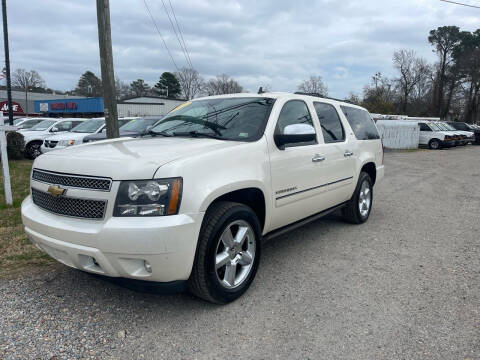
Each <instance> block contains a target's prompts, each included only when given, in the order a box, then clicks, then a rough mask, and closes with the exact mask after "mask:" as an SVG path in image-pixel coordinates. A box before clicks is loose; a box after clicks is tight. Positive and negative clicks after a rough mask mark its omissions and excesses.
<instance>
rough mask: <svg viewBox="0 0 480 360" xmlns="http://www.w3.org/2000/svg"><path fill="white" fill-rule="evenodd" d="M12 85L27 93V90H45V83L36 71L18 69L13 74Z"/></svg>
mask: <svg viewBox="0 0 480 360" xmlns="http://www.w3.org/2000/svg"><path fill="white" fill-rule="evenodd" d="M12 85H13V86H14V87H18V88H20V89H23V90H25V91H27V89H35V88H44V87H45V81H44V80H43V78H42V77H41V76H40V74H39V73H38V72H36V71H35V70H31V71H27V70H25V69H17V70H15V71H14V72H13V74H12Z"/></svg>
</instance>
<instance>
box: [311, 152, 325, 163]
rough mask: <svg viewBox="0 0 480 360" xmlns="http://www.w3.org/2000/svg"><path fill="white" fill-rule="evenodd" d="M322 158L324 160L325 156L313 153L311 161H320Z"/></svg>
mask: <svg viewBox="0 0 480 360" xmlns="http://www.w3.org/2000/svg"><path fill="white" fill-rule="evenodd" d="M323 160H325V156H322V155H318V154H315V155H314V156H313V158H312V161H313V162H320V161H323Z"/></svg>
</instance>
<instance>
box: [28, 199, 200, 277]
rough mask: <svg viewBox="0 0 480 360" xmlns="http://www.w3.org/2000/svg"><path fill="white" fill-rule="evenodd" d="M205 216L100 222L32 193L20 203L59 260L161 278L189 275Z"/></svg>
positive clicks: (35, 235)
mask: <svg viewBox="0 0 480 360" xmlns="http://www.w3.org/2000/svg"><path fill="white" fill-rule="evenodd" d="M203 215H204V214H203V213H199V214H179V215H172V216H163V217H149V218H138V217H135V218H121V217H111V218H108V219H105V220H103V221H97V220H87V219H77V218H69V217H63V216H60V215H56V214H51V213H49V212H46V211H44V210H42V209H41V208H39V207H38V206H36V205H35V204H34V203H33V202H32V199H31V196H29V197H27V198H26V199H25V200H24V201H23V203H22V220H23V224H24V225H25V232H26V233H27V236H28V238H29V239H30V241H32V242H33V243H34V244H35V245H36V246H37V247H38V248H39V249H41V250H43V251H45V252H46V253H47V254H48V255H50V256H51V257H53V258H54V259H56V260H57V261H59V262H61V263H63V264H65V265H67V266H70V267H73V268H76V269H80V270H84V271H88V272H92V273H96V274H101V275H106V276H111V277H123V278H130V279H138V280H148V281H158V282H171V281H177V280H187V279H188V278H189V276H190V272H191V269H192V265H193V260H194V257H195V251H196V246H197V239H198V234H199V232H200V226H201V223H202V220H203ZM146 262H148V263H149V264H150V266H151V272H149V271H148V270H147V268H146V266H145V264H146Z"/></svg>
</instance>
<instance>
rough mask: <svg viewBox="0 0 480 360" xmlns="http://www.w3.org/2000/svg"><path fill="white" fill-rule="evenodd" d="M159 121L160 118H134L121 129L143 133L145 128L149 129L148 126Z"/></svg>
mask: <svg viewBox="0 0 480 360" xmlns="http://www.w3.org/2000/svg"><path fill="white" fill-rule="evenodd" d="M157 121H158V118H157V119H133V120H130V121H129V122H128V123H126V124H125V125H123V126H122V127H121V128H120V130H121V131H133V132H138V133H143V132H145V130H147V127H149V126H151V125H153V124H155V123H156V122H157Z"/></svg>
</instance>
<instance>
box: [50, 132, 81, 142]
mask: <svg viewBox="0 0 480 360" xmlns="http://www.w3.org/2000/svg"><path fill="white" fill-rule="evenodd" d="M87 135H90V133H75V132H67V133H62V134H56V135H51V136H48V137H47V138H46V139H47V140H52V141H61V140H81V139H83V138H84V137H85V136H87Z"/></svg>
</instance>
